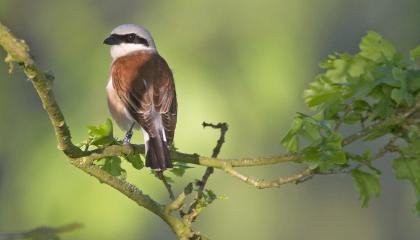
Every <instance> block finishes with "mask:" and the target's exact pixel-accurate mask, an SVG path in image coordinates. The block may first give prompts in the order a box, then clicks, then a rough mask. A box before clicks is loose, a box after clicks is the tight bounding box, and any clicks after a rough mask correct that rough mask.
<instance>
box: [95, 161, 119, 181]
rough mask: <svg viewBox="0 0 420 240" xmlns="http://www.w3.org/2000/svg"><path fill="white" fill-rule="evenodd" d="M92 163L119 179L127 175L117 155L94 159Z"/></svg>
mask: <svg viewBox="0 0 420 240" xmlns="http://www.w3.org/2000/svg"><path fill="white" fill-rule="evenodd" d="M94 164H95V165H97V166H99V167H100V168H101V169H102V170H104V171H106V172H108V173H109V174H111V175H112V176H115V177H118V178H120V179H125V178H126V177H127V173H126V171H125V170H124V169H123V168H121V159H120V158H119V157H106V158H102V159H100V160H98V161H95V162H94Z"/></svg>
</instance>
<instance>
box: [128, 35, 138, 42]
mask: <svg viewBox="0 0 420 240" xmlns="http://www.w3.org/2000/svg"><path fill="white" fill-rule="evenodd" d="M135 38H136V36H135V35H134V34H130V35H128V40H129V41H134V39H135Z"/></svg>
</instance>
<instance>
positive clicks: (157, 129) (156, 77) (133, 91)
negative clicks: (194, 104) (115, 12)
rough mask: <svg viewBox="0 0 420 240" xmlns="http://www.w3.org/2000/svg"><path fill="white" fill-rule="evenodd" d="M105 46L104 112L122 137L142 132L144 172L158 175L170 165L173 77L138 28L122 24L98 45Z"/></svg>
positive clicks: (148, 36) (173, 125) (174, 107)
mask: <svg viewBox="0 0 420 240" xmlns="http://www.w3.org/2000/svg"><path fill="white" fill-rule="evenodd" d="M103 43H104V44H106V45H110V48H111V49H110V53H111V57H112V63H111V67H110V71H109V80H108V84H107V86H106V91H107V100H108V108H109V111H110V113H111V116H112V118H113V119H114V121H115V122H116V123H117V125H118V126H119V127H120V128H121V129H122V130H125V131H126V135H125V137H124V139H123V144H129V143H130V140H131V137H132V135H133V130H136V129H141V130H142V131H143V136H144V143H145V158H146V167H149V168H151V169H152V170H154V171H157V172H160V173H162V172H163V171H164V170H166V169H168V168H172V167H173V164H172V161H171V158H170V154H169V148H170V145H171V144H172V143H173V139H174V134H175V128H176V123H177V109H178V103H177V97H176V91H175V82H174V78H173V73H172V71H171V69H170V68H169V65H168V63H167V62H166V60H165V59H164V58H163V57H162V56H160V55H159V53H158V51H157V49H156V45H155V42H154V40H153V38H152V36H151V34H150V33H149V31H148V30H146V29H145V28H144V27H141V26H138V25H135V24H123V25H120V26H117V27H116V28H114V29H113V30H112V32H111V34H110V35H109V36H108V37H107V38H106V39H105V40H104V41H103Z"/></svg>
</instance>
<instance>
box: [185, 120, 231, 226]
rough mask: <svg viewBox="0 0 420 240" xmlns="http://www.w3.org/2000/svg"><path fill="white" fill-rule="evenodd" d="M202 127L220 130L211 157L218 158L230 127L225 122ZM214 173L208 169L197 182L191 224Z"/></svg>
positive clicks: (204, 124) (189, 212) (211, 169)
mask: <svg viewBox="0 0 420 240" xmlns="http://www.w3.org/2000/svg"><path fill="white" fill-rule="evenodd" d="M202 125H203V128H206V127H211V128H214V129H220V137H219V139H218V140H217V143H216V146H215V147H214V149H213V153H212V155H211V157H212V158H217V156H218V155H219V153H220V150H221V148H222V146H223V143H224V142H225V136H226V132H227V131H228V130H229V126H228V124H227V123H225V122H223V123H218V124H213V123H207V122H203V124H202ZM213 172H214V168H213V167H207V168H206V171H205V172H204V175H203V177H202V178H201V180H200V181H197V182H196V185H197V187H198V189H197V194H196V195H195V199H194V201H193V202H192V203H191V205H190V208H189V210H188V215H190V216H188V220H189V222H192V221H194V220H195V218H196V217H197V216H198V213H197V211H195V210H196V207H197V205H198V203H199V202H200V200H201V198H202V197H203V191H204V189H205V187H206V184H207V181H208V179H209V177H210V176H211V174H213Z"/></svg>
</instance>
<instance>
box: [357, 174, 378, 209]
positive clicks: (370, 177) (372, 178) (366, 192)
mask: <svg viewBox="0 0 420 240" xmlns="http://www.w3.org/2000/svg"><path fill="white" fill-rule="evenodd" d="M351 176H352V177H353V180H354V187H355V188H356V191H357V192H358V193H359V199H360V202H361V205H362V207H367V206H368V203H369V200H370V197H371V195H375V196H376V197H379V195H380V194H381V185H380V182H379V176H378V175H377V174H376V173H375V174H370V173H367V172H363V171H361V170H360V169H358V168H356V169H353V170H352V171H351Z"/></svg>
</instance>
